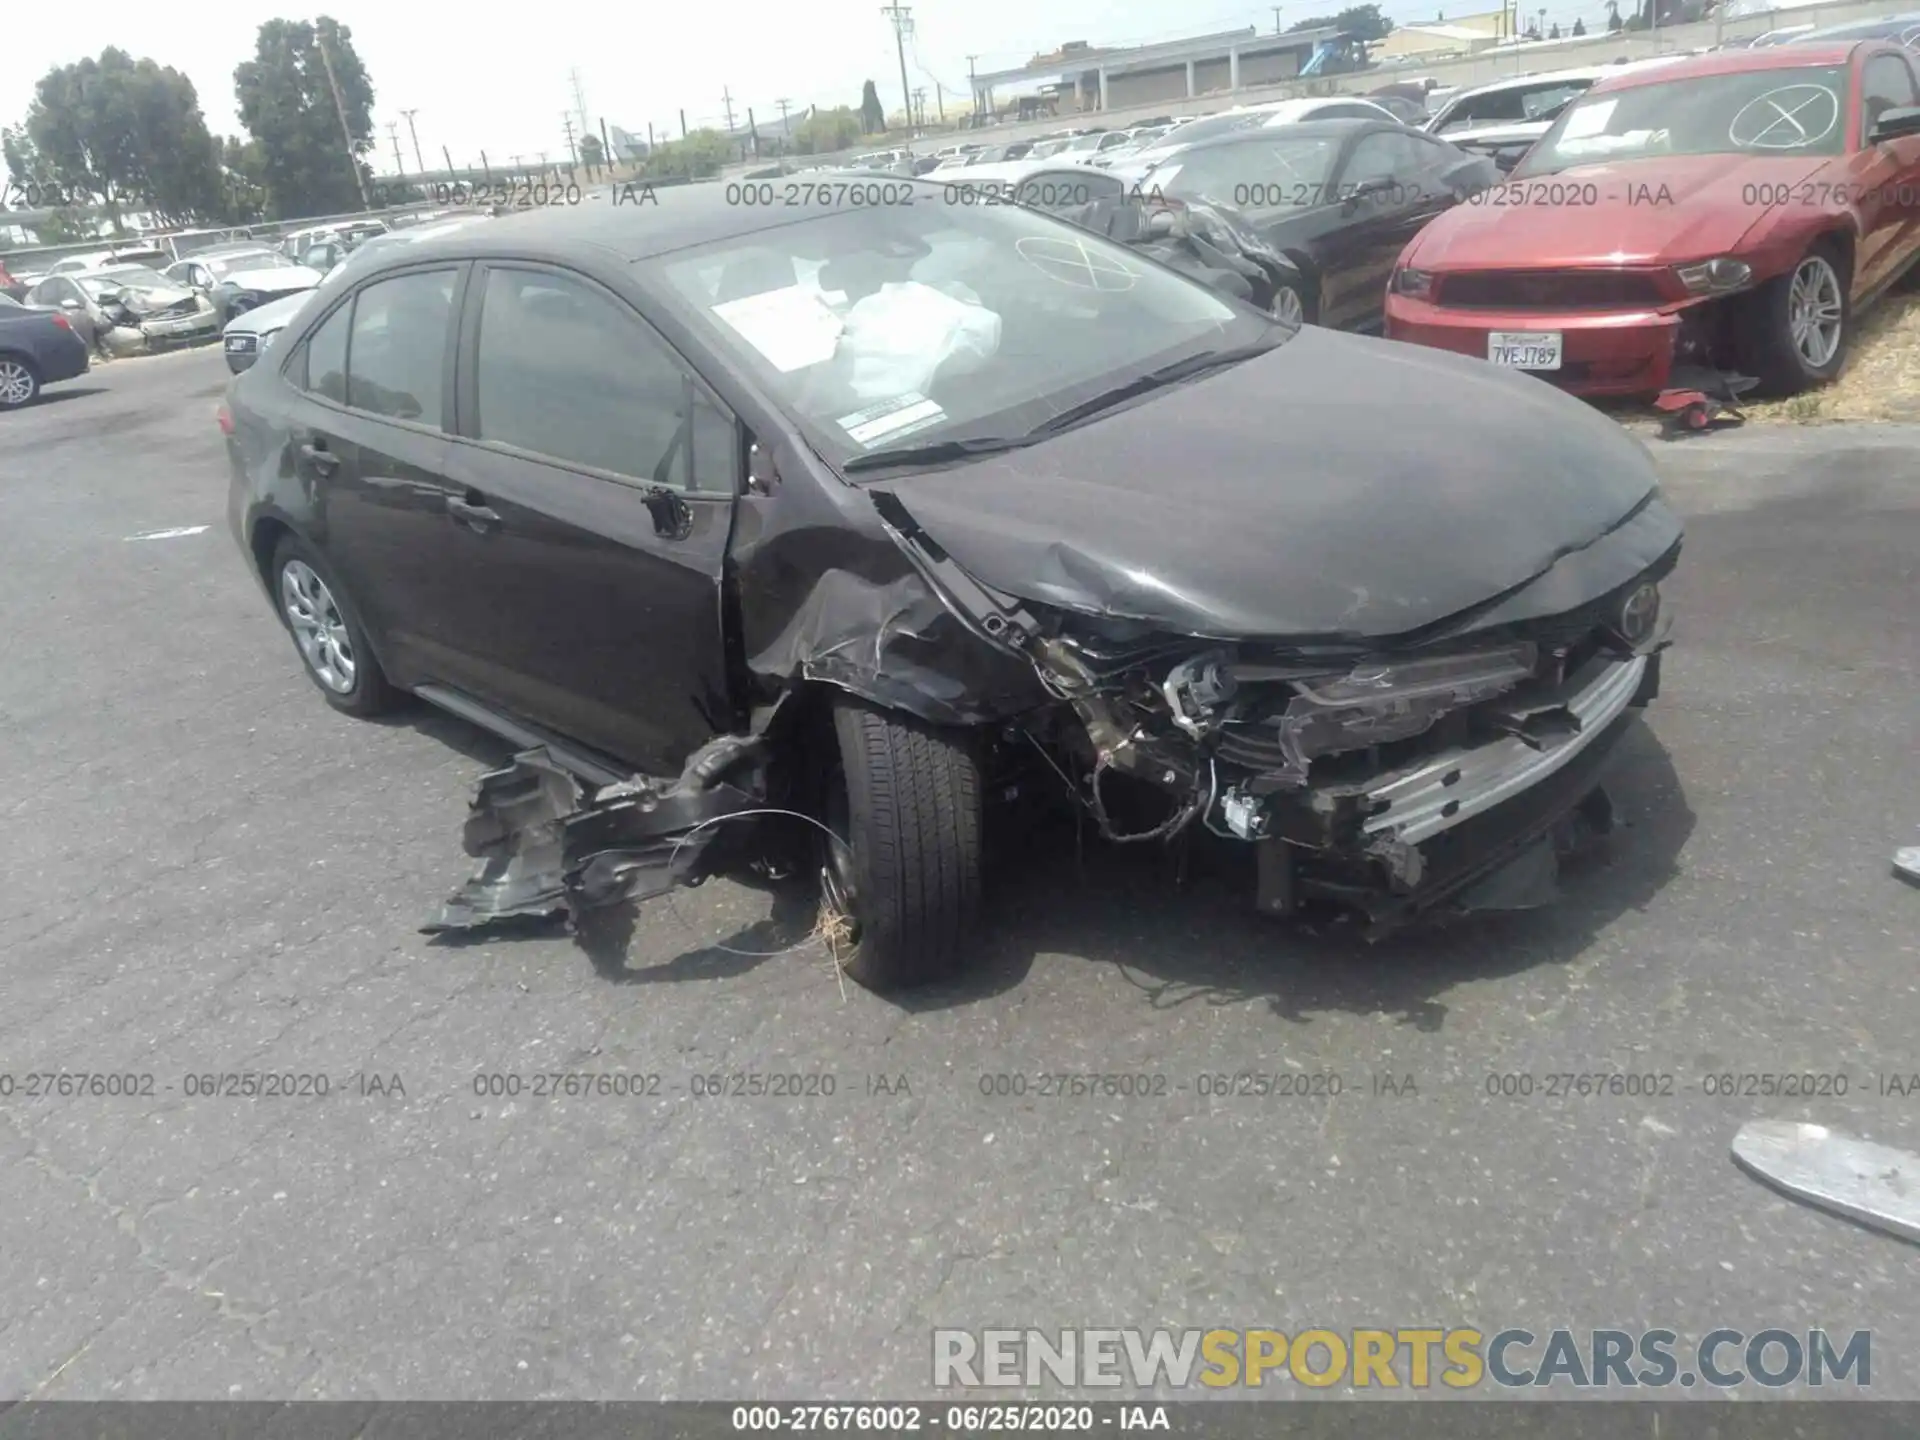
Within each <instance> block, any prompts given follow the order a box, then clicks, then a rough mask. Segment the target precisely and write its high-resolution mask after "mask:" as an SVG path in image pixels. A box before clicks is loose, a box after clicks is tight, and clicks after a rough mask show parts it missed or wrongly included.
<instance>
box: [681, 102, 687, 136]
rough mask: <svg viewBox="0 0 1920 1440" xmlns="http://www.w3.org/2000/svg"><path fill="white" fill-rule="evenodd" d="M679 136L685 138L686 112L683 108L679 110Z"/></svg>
mask: <svg viewBox="0 0 1920 1440" xmlns="http://www.w3.org/2000/svg"><path fill="white" fill-rule="evenodd" d="M680 138H681V139H682V140H684V139H686V138H687V112H686V111H685V110H684V109H682V110H681V112H680Z"/></svg>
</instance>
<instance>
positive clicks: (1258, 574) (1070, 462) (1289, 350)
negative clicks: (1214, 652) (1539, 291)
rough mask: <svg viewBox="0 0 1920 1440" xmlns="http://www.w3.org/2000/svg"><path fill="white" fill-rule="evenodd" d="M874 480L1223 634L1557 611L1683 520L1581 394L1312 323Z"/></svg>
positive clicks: (1591, 593)
mask: <svg viewBox="0 0 1920 1440" xmlns="http://www.w3.org/2000/svg"><path fill="white" fill-rule="evenodd" d="M874 488H875V489H881V490H890V491H892V492H894V493H895V494H896V495H898V496H899V498H900V499H901V500H902V501H903V502H904V503H905V504H906V506H907V508H908V510H909V511H910V512H911V513H912V514H913V516H914V518H915V519H916V520H917V522H918V523H919V524H920V525H921V526H922V527H924V528H925V530H926V531H927V533H928V534H930V535H931V536H933V537H934V538H935V539H936V540H938V541H939V543H940V544H941V545H942V546H943V547H945V549H946V550H947V551H948V552H949V553H950V554H951V555H952V557H953V558H954V560H956V561H957V562H958V563H959V564H961V565H962V566H964V567H965V568H966V569H967V570H968V571H970V572H971V573H972V574H974V575H975V576H976V577H978V578H979V579H981V580H983V581H985V582H987V583H988V584H990V585H993V586H996V587H998V588H999V589H1002V590H1004V591H1007V592H1008V593H1010V594H1013V595H1017V596H1020V597H1021V598H1023V599H1026V600H1031V601H1037V602H1040V603H1043V604H1050V605H1055V606H1059V607H1062V608H1065V609H1068V610H1076V611H1082V612H1086V613H1090V614H1104V615H1112V616H1120V617H1128V618H1133V619H1137V620H1140V621H1144V622H1148V623H1150V624H1152V625H1154V626H1156V627H1158V628H1161V629H1165V630H1169V631H1174V632H1178V633H1182V634H1192V635H1201V636H1210V637H1222V638H1263V637H1265V638H1305V637H1326V638H1340V639H1350V640H1376V639H1383V638H1387V637H1394V636H1402V635H1406V634H1407V633H1408V632H1411V631H1415V630H1421V629H1424V628H1426V627H1429V626H1434V625H1437V624H1439V623H1440V622H1442V621H1446V620H1452V619H1455V618H1456V617H1461V616H1462V615H1463V613H1464V612H1469V611H1475V612H1476V617H1477V618H1476V620H1475V622H1474V623H1476V624H1478V623H1484V624H1493V623H1510V622H1513V621H1516V620H1521V619H1525V618H1529V617H1530V616H1533V615H1545V614H1553V613H1558V612H1559V611H1562V610H1565V609H1570V608H1572V607H1573V606H1575V605H1578V604H1581V603H1584V602H1585V601H1586V600H1590V599H1594V598H1597V597H1598V596H1600V595H1603V594H1606V593H1607V592H1608V591H1610V590H1612V589H1613V588H1615V587H1616V586H1618V585H1621V584H1623V583H1625V582H1626V581H1627V580H1629V579H1631V578H1632V577H1633V576H1634V575H1635V574H1637V573H1639V571H1640V570H1642V569H1645V568H1646V567H1647V566H1648V565H1650V564H1652V563H1653V562H1654V561H1655V560H1658V559H1659V558H1660V557H1661V556H1662V555H1664V554H1665V553H1666V552H1667V551H1668V550H1669V549H1671V548H1672V546H1673V544H1674V543H1675V542H1676V541H1677V540H1678V539H1679V538H1680V526H1679V522H1678V521H1677V520H1676V519H1675V518H1674V517H1673V515H1672V514H1671V512H1669V511H1668V510H1667V508H1666V506H1665V505H1664V504H1663V503H1662V502H1661V501H1660V500H1659V498H1658V495H1657V494H1656V493H1655V492H1656V490H1657V476H1656V474H1655V472H1654V469H1653V465H1652V461H1651V460H1650V458H1649V457H1648V455H1647V454H1646V452H1645V450H1644V449H1643V448H1642V447H1641V445H1640V444H1639V443H1638V442H1637V441H1635V440H1633V439H1632V438H1630V437H1629V436H1628V435H1626V433H1625V432H1623V431H1622V430H1621V429H1620V428H1619V426H1618V425H1617V424H1616V423H1614V422H1613V421H1611V420H1609V419H1607V418H1606V417H1604V416H1602V415H1600V414H1598V413H1597V412H1595V411H1593V410H1590V409H1588V408H1587V407H1586V406H1585V405H1583V404H1582V403H1580V402H1579V401H1576V400H1573V399H1570V398H1569V397H1567V396H1565V395H1562V394H1561V393H1559V392H1558V391H1556V390H1554V389H1553V388H1552V387H1551V386H1549V385H1546V384H1544V383H1542V382H1540V381H1537V380H1534V379H1532V378H1530V377H1527V376H1522V375H1517V374H1510V373H1507V372H1504V371H1501V370H1498V369H1496V368H1494V367H1493V366H1491V365H1488V364H1486V363H1485V362H1483V361H1479V360H1475V359H1471V358H1468V357H1463V356H1456V355H1451V354H1447V353H1445V352H1442V351H1438V350H1428V349H1424V348H1420V347H1416V346H1412V345H1402V344H1397V343H1394V342H1390V341H1383V340H1370V339H1364V338H1361V337H1357V336H1350V335H1343V334H1339V333H1337V332H1334V331H1328V330H1322V329H1319V328H1316V327H1308V328H1306V329H1303V330H1302V331H1301V332H1300V333H1299V334H1298V335H1296V336H1295V337H1294V338H1293V339H1292V340H1290V341H1288V342H1287V343H1285V344H1283V345H1281V346H1280V347H1279V348H1278V349H1276V350H1274V351H1273V352H1271V353H1270V354H1267V355H1263V356H1261V357H1259V358H1258V359H1255V360H1251V361H1248V362H1246V363H1244V364H1241V365H1238V366H1236V367H1234V368H1233V369H1231V370H1228V371H1225V372H1223V373H1221V374H1218V375H1215V376H1211V377H1206V378H1202V379H1200V380H1196V381H1192V382H1189V383H1188V384H1185V385H1182V386H1178V387H1176V388H1174V389H1171V390H1168V391H1164V392H1162V393H1160V394H1158V395H1154V396H1150V397H1149V398H1148V399H1147V400H1146V401H1145V403H1142V404H1139V405H1136V406H1133V407H1132V408H1129V409H1126V410H1123V411H1118V412H1115V413H1113V414H1110V415H1107V416H1103V417H1101V418H1099V419H1096V420H1094V421H1092V422H1090V423H1089V424H1086V425H1084V426H1081V427H1079V428H1076V429H1073V430H1070V431H1068V432H1066V433H1065V434H1063V435H1061V436H1059V437H1057V438H1055V439H1053V440H1050V441H1047V442H1044V443H1042V444H1039V445H1036V446H1033V447H1031V448H1028V449H1024V450H1016V451H1012V452H1010V453H1008V454H1005V455H999V456H993V457H989V458H985V459H981V460H978V461H973V462H970V463H965V464H961V465H956V466H951V467H948V468H946V469H943V470H938V471H933V472H928V473H923V474H919V475H913V476H908V477H905V478H903V479H899V480H887V481H881V482H876V483H875V485H874ZM1649 497H1651V499H1650V498H1649ZM1509 592H1518V593H1514V594H1509ZM1496 601H1497V602H1499V603H1497V604H1496V603H1494V602H1496ZM1476 607H1483V608H1481V609H1479V610H1476Z"/></svg>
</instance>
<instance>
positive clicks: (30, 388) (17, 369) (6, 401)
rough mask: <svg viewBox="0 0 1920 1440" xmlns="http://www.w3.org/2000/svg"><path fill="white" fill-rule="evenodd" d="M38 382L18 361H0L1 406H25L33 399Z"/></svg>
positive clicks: (31, 372)
mask: <svg viewBox="0 0 1920 1440" xmlns="http://www.w3.org/2000/svg"><path fill="white" fill-rule="evenodd" d="M37 388H38V382H37V381H35V379H34V378H33V371H31V370H29V369H28V368H27V367H26V366H25V365H24V364H22V363H21V362H20V361H18V360H0V405H24V404H26V403H27V402H28V401H29V400H31V399H33V393H34V391H35V390H36V389H37Z"/></svg>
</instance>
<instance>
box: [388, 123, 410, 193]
mask: <svg viewBox="0 0 1920 1440" xmlns="http://www.w3.org/2000/svg"><path fill="white" fill-rule="evenodd" d="M387 138H388V139H389V140H391V141H393V168H394V170H395V171H397V172H398V173H399V176H400V179H401V180H402V181H403V182H404V181H405V180H406V178H407V162H406V161H404V160H402V159H401V158H400V122H399V121H397V120H389V121H388V122H387Z"/></svg>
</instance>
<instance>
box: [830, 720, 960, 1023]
mask: <svg viewBox="0 0 1920 1440" xmlns="http://www.w3.org/2000/svg"><path fill="white" fill-rule="evenodd" d="M834 729H835V734H836V738H837V739H838V741H839V746H840V753H841V765H842V769H843V771H844V772H845V775H846V784H847V801H848V815H849V820H850V828H851V830H852V831H853V834H852V835H850V836H849V837H848V838H849V840H850V841H851V842H852V844H853V848H854V863H855V866H856V870H857V873H858V876H859V892H860V911H861V914H860V923H861V932H862V933H861V937H860V941H859V943H858V945H857V946H856V947H855V949H854V952H853V954H852V955H851V956H850V957H849V958H848V959H847V961H846V968H847V971H848V973H850V974H852V975H853V976H854V978H855V979H856V980H858V981H860V983H862V984H863V985H867V986H868V987H870V988H872V989H876V990H880V989H890V988H896V987H905V986H910V985H916V984H923V983H925V982H927V981H930V980H933V979H936V978H938V977H940V976H942V975H945V974H947V973H949V972H950V971H952V970H953V969H954V968H955V967H956V966H957V965H958V963H959V961H960V958H961V954H962V951H963V949H964V947H965V945H966V943H967V940H968V939H969V937H970V934H971V931H972V929H973V926H974V923H975V920H976V918H977V915H978V911H979V901H980V866H981V793H980V792H981V787H980V770H979V765H978V762H977V760H976V759H975V757H974V754H973V752H972V749H971V746H970V745H969V744H968V743H967V739H966V737H965V736H964V735H962V734H955V733H953V732H948V731H942V730H939V729H936V728H935V727H933V726H930V725H926V724H924V723H922V722H920V721H917V720H912V719H909V718H907V717H904V716H899V715H894V714H890V713H888V712H885V711H881V710H878V709H876V708H874V707H872V706H869V705H865V704H862V703H859V702H854V701H845V702H841V703H839V704H837V705H836V707H835V712H834Z"/></svg>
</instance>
